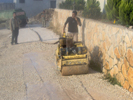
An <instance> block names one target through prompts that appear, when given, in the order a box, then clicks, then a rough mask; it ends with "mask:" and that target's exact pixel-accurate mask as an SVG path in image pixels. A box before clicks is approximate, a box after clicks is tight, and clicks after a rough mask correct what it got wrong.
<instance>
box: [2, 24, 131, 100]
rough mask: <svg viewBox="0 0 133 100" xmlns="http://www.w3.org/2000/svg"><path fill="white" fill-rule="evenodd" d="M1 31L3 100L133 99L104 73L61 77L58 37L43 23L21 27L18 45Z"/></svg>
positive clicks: (6, 33)
mask: <svg viewBox="0 0 133 100" xmlns="http://www.w3.org/2000/svg"><path fill="white" fill-rule="evenodd" d="M10 40H11V33H10V31H9V30H6V29H1V30H0V100H133V94H131V93H129V92H128V91H126V90H124V89H122V88H121V87H119V86H117V85H116V86H113V85H111V84H110V83H108V82H106V80H103V79H102V77H103V74H101V73H98V72H95V71H92V70H91V69H90V72H89V73H88V74H86V75H77V76H76V75H73V76H65V77H64V76H61V74H60V72H59V71H58V70H57V67H56V64H55V50H56V47H57V44H54V43H55V42H56V41H58V36H57V35H55V34H54V33H53V32H52V31H50V30H48V29H46V28H42V27H41V26H40V25H28V26H27V27H26V28H22V29H20V33H19V38H18V43H19V44H18V45H11V44H10Z"/></svg>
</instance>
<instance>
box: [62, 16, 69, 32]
mask: <svg viewBox="0 0 133 100" xmlns="http://www.w3.org/2000/svg"><path fill="white" fill-rule="evenodd" d="M68 22H69V18H67V20H66V22H65V24H64V27H63V33H65V28H66V25H67V23H68Z"/></svg>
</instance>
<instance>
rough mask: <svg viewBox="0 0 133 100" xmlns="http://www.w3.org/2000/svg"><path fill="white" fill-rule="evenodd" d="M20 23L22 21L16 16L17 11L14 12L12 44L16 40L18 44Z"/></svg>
mask: <svg viewBox="0 0 133 100" xmlns="http://www.w3.org/2000/svg"><path fill="white" fill-rule="evenodd" d="M19 25H20V21H19V19H18V18H17V17H16V12H14V13H13V18H12V19H11V31H12V41H11V44H12V45H13V43H14V42H15V44H18V42H17V40H18V34H19Z"/></svg>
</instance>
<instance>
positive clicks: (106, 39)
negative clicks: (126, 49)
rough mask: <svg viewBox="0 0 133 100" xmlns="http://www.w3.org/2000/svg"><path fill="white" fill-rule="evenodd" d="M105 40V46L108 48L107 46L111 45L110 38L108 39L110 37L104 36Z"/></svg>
mask: <svg viewBox="0 0 133 100" xmlns="http://www.w3.org/2000/svg"><path fill="white" fill-rule="evenodd" d="M105 42H106V46H107V49H109V47H110V46H111V44H112V43H111V40H110V38H109V36H106V38H105Z"/></svg>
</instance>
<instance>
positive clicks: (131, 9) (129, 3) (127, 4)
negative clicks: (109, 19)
mask: <svg viewBox="0 0 133 100" xmlns="http://www.w3.org/2000/svg"><path fill="white" fill-rule="evenodd" d="M119 20H120V22H121V24H123V25H133V0H122V2H121V5H120V8H119Z"/></svg>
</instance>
